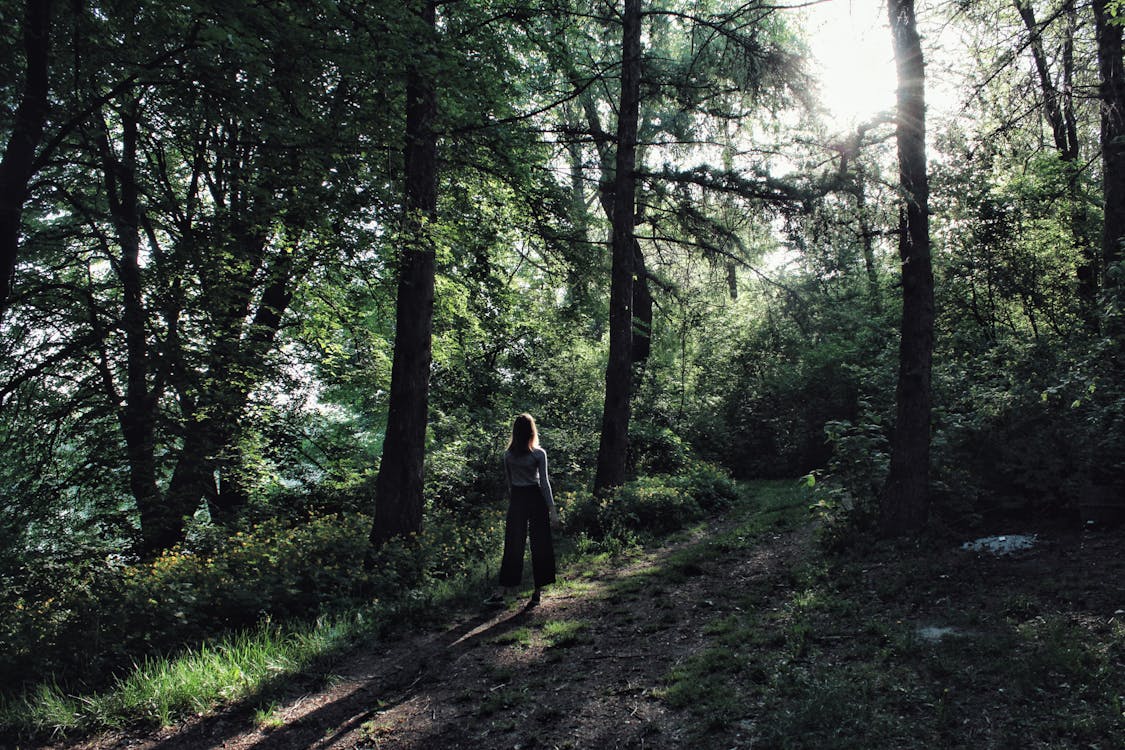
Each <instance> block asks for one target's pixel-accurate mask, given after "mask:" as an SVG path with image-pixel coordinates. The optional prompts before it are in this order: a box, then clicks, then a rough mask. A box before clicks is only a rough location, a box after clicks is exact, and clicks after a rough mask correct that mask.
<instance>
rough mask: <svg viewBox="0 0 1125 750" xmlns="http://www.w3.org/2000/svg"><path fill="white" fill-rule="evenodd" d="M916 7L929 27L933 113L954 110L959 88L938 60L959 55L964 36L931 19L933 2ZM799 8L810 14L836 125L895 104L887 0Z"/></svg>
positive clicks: (842, 0)
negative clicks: (944, 75)
mask: <svg viewBox="0 0 1125 750" xmlns="http://www.w3.org/2000/svg"><path fill="white" fill-rule="evenodd" d="M916 7H917V11H918V13H919V19H918V20H919V25H920V26H923V27H924V28H923V29H922V54H923V55H924V56H925V59H926V109H927V111H928V112H929V114H930V115H931V117H935V116H939V117H940V116H942V115H948V114H951V113H952V112H954V111H955V110H956V109H957V99H958V96H959V94H958V93H957V92H956V91H954V90H953V87H952V86H951V82H950V81H947V80H941V78H940V77H939V71H940V70H941V69H942V68H943V67H945V66H943V65H938V64H935V63H936V62H939V61H946V62H948V60H949V59H950V57H952V56H955V55H957V54H958V52H957V49H958V47H959V44H958V40H957V39H956V34H955V33H953V32H952V31H951V30H949V29H943V28H940V27H933V26H932V25H928V24H927V21H928V20H930V18H929V16H930V15H932V13H930V12H929V7H928V6H925V5H923V6H921V7H918V6H917V5H916ZM796 12H798V13H801V14H803V17H804V19H805V28H806V30H807V32H808V36H809V44H810V47H811V52H812V54H813V57H814V63H815V68H814V70H815V71H816V73H817V75H818V77H819V78H820V81H821V100H822V101H823V103H824V106H825V107H826V108H827V109H828V110H829V112H830V122H831V124H832V125H833V127H834V128H835V129H836V130H840V131H843V130H850V129H851V126H852V125H854V124H856V123H859V122H863V121H865V120H869V119H871V117H872V116H873V115H875V114H876V113H878V112H882V111H890V110H892V109H893V108H894V103H895V66H894V51H893V49H892V47H891V32H890V28H889V26H888V22H887V3H886V0H824V1H823V2H819V3H816V4H814V5H811V6H809V7H807V8H803V9H801V10H799V11H796ZM939 58H940V60H939ZM927 119H929V118H927Z"/></svg>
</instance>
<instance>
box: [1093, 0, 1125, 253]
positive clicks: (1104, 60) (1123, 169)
mask: <svg viewBox="0 0 1125 750" xmlns="http://www.w3.org/2000/svg"><path fill="white" fill-rule="evenodd" d="M1093 5H1094V26H1095V31H1096V33H1097V41H1098V71H1099V73H1100V74H1101V83H1100V85H1099V87H1098V92H1099V94H1100V95H1101V100H1102V132H1101V141H1102V144H1101V145H1102V173H1103V176H1102V179H1103V196H1102V199H1103V205H1104V210H1105V223H1104V225H1103V227H1102V267H1103V268H1108V267H1109V266H1110V265H1112V264H1114V263H1116V262H1117V261H1118V260H1120V259H1121V241H1122V239H1125V63H1123V62H1122V41H1121V39H1122V29H1121V26H1120V25H1119V24H1117V23H1115V21H1116V20H1117V19H1116V17H1115V16H1114V15H1113V14H1112V13H1111V12H1110V9H1109V7H1108V6H1109V5H1110V3H1109V2H1108V0H1093Z"/></svg>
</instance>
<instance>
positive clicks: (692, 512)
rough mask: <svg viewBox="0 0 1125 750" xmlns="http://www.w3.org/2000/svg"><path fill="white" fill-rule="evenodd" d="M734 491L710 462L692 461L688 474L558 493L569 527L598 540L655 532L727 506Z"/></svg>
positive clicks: (681, 525)
mask: <svg viewBox="0 0 1125 750" xmlns="http://www.w3.org/2000/svg"><path fill="white" fill-rule="evenodd" d="M737 496H738V491H737V488H736V486H735V484H734V482H733V481H732V480H731V479H730V477H729V476H728V475H727V474H726V473H725V472H723V471H722V470H721V469H719V468H718V467H715V466H712V465H711V464H704V463H696V464H693V465H692V466H691V468H690V470H689V471H688V472H687V473H684V474H681V475H678V476H670V475H666V474H661V475H656V476H651V477H641V478H638V479H635V480H633V481H631V482H627V483H626V484H624V485H622V486H621V487H619V488H617V489H616V490H615V491H614V492H613V493H612V494H610V495H609V496H608V497H602V498H599V497H596V496H594V495H593V494H591V493H589V492H569V493H561V494H560V495H559V504H560V506H561V507H562V508H563V509H564V511H565V513H566V519H567V528H568V529H569V530H570V531H572V532H573V533H576V534H585V535H586V536H588V537H590V538H592V539H596V540H606V539H616V540H624V539H626V538H635V537H636V536H638V535H640V536H648V537H657V536H661V535H664V534H668V533H671V532H673V531H677V530H679V529H682V528H684V527H685V526H687V525H688V524H691V523H694V522H695V521H699V520H700V519H702V518H703V517H704V516H705V515H706V514H707V513H710V512H715V511H720V510H723V509H725V508H728V507H730V505H731V504H732V503H733V502H734V500H735V499H736V498H737Z"/></svg>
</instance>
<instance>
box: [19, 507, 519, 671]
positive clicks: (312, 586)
mask: <svg viewBox="0 0 1125 750" xmlns="http://www.w3.org/2000/svg"><path fill="white" fill-rule="evenodd" d="M426 519H427V520H426V525H425V527H424V529H423V532H422V533H421V534H420V535H419V536H417V537H416V538H411V539H406V540H392V541H391V542H389V543H388V544H386V545H385V546H384V547H383V548H382V549H381V550H380V551H379V553H378V554H377V555H376V556H375V558H374V560H373V565H371V566H370V567H365V564H364V563H365V556H366V554H367V550H368V532H369V531H370V524H371V518H370V516H368V515H365V514H361V513H332V514H317V513H312V514H310V515H308V516H307V517H306V518H305V519H304V520H298V521H295V520H292V519H287V518H273V519H263V520H260V521H257V522H255V523H253V524H251V525H249V526H247V527H246V528H243V529H241V530H237V531H230V532H228V531H226V530H224V529H223V528H221V527H218V526H213V525H210V524H208V523H205V522H200V521H197V522H196V524H195V528H194V529H193V533H192V535H191V537H190V541H191V543H190V544H187V543H185V544H182V545H178V546H176V547H174V548H173V549H171V550H168V551H167V552H165V553H164V554H162V555H161V556H160V557H158V558H156V559H155V560H153V561H151V562H137V561H131V560H129V559H126V558H122V557H118V556H111V557H109V558H103V560H102V561H101V562H100V563H98V562H97V561H94V562H91V563H89V564H86V565H81V566H79V565H75V564H70V563H67V562H65V561H52V560H42V561H40V564H37V565H34V566H31V567H29V569H28V572H29V573H31V575H29V576H28V578H27V580H26V581H25V582H24V583H23V585H21V586H20V587H17V588H15V589H13V590H7V591H5V592H4V593H3V595H0V606H3V607H4V608H5V610H6V611H7V612H9V613H10V616H8V615H6V616H5V618H3V623H2V624H0V654H2V656H0V672H2V673H4V674H5V676H7V677H8V678H9V679H7V680H6V684H7V685H8V686H11V687H17V686H18V680H19V678H18V677H16V675H34V676H36V677H40V676H41V675H43V674H44V673H47V674H49V673H52V672H54V673H56V674H67V675H69V676H70V677H72V678H79V679H84V678H87V677H89V678H93V676H94V675H97V678H96V679H97V680H105V679H108V678H110V677H111V676H112V674H113V672H114V670H115V669H116V668H118V667H123V666H127V665H129V664H131V663H132V662H133V661H135V660H137V659H139V658H143V657H144V656H146V655H156V654H163V653H168V652H171V651H174V650H177V649H179V648H181V647H183V646H186V645H190V644H192V643H196V642H199V641H202V640H205V639H208V638H212V637H215V636H217V635H219V634H221V633H223V632H228V631H231V630H238V629H241V628H245V627H248V626H253V625H254V624H255V623H257V622H259V621H262V620H266V619H274V620H278V621H280V620H288V621H299V622H300V621H309V620H312V619H314V618H316V617H318V616H321V615H325V614H331V613H335V612H339V611H342V610H344V609H345V608H347V607H349V606H353V605H355V604H357V603H361V602H365V601H370V600H371V598H376V599H380V600H386V601H393V600H396V599H397V598H400V597H403V596H407V595H408V594H409V591H410V590H411V589H412V588H414V587H417V586H419V585H422V584H424V583H426V582H428V581H432V580H438V579H447V578H450V577H453V576H456V575H459V574H462V573H465V572H466V571H468V570H470V569H473V568H475V567H477V566H479V565H480V564H481V563H482V561H487V560H489V559H492V558H494V557H495V556H497V555H498V554H499V549H500V540H501V532H500V525H501V523H500V518H499V515H498V512H497V511H495V510H491V511H486V512H481V513H476V514H473V515H471V516H469V517H460V516H456V515H455V514H454V513H453V512H451V511H449V510H446V509H442V508H432V507H431V508H429V509H428V511H427V516H426ZM83 559H86V558H83ZM87 562H88V560H87ZM32 571H34V572H32Z"/></svg>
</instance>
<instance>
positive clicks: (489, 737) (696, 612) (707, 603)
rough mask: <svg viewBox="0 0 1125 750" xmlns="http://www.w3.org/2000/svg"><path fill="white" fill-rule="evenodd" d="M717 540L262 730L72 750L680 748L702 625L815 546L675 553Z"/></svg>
mask: <svg viewBox="0 0 1125 750" xmlns="http://www.w3.org/2000/svg"><path fill="white" fill-rule="evenodd" d="M707 536H708V535H707V534H701V535H700V536H699V537H697V538H695V539H693V540H689V541H687V542H683V543H680V544H678V545H674V546H669V547H664V548H660V549H657V550H652V551H648V552H645V553H643V554H639V555H636V556H634V557H631V558H630V559H629V560H627V561H625V562H621V561H619V562H618V563H617V565H616V567H609V566H607V567H605V568H604V569H601V570H594V571H589V572H586V573H583V574H580V575H578V577H577V578H575V579H572V580H569V581H565V582H563V584H562V585H560V586H557V587H554V588H553V589H549V590H548V592H547V593H546V594H545V596H544V598H543V603H542V604H541V605H540V606H539V607H537V608H534V609H523V608H522V604H523V603H522V602H517V603H513V604H512V606H511V607H509V608H507V609H504V610H500V611H494V612H478V613H468V614H464V615H462V616H460V617H458V618H455V622H454V624H453V625H452V626H450V627H448V628H447V629H444V630H441V631H438V632H419V633H414V634H407V635H404V636H402V637H400V638H399V639H397V640H394V641H390V642H387V643H381V644H379V645H378V646H377V648H376V649H374V650H372V651H370V652H367V653H357V654H353V655H352V656H351V657H350V658H349V659H348V660H346V661H344V662H342V663H341V664H338V665H337V666H336V675H334V676H333V678H332V679H330V681H329V683H330V687H328V688H327V689H322V690H316V691H312V690H310V691H309V692H307V693H302V694H294V695H292V696H290V697H289V698H288V699H286V700H284V701H282V702H280V703H279V704H278V705H277V706H276V707H275V708H274V710H273V711H272V712H270V713H269V715H268V717H267V718H265V719H264V720H263V718H262V716H261V715H260V714H259V715H258V716H257V718H255V715H254V714H253V712H252V711H250V710H249V709H246V708H243V709H233V710H231V711H228V712H226V713H222V714H219V715H217V716H212V717H207V718H204V719H201V720H199V721H197V722H194V723H191V724H189V725H187V726H184V727H176V728H170V729H165V730H162V731H160V732H159V733H157V734H155V735H147V736H136V735H132V736H130V735H118V736H104V737H101V738H99V739H97V740H92V741H87V742H84V743H81V744H79V745H73V746H71V747H72V748H74V749H75V750H78V749H79V748H80V749H81V750H110V749H111V748H112V749H117V748H122V749H123V748H130V750H188V749H189V748H190V749H191V750H199V749H201V748H232V749H236V750H251V749H252V750H266V749H267V748H270V749H286V750H288V749H295V748H316V749H317V750H345V749H353V748H354V749H359V748H379V749H380V750H383V749H386V750H392V749H393V750H406V749H411V750H423V749H431V748H433V749H438V748H449V749H451V750H452V749H455V748H466V749H467V748H474V749H478V748H521V749H526V748H575V749H577V748H598V749H599V750H600V749H602V748H607V749H608V748H677V747H682V746H683V744H682V739H683V731H682V729H681V721H680V717H679V716H678V715H677V713H676V712H674V711H671V710H670V709H668V708H667V707H666V706H665V705H664V703H663V702H662V701H661V700H660V698H659V695H658V693H659V690H660V689H661V688H662V687H663V685H664V684H665V678H666V676H667V675H668V673H669V671H670V670H671V669H672V668H673V667H674V666H675V664H676V663H677V662H678V661H680V660H681V659H683V658H684V657H686V656H688V655H690V654H692V653H693V652H694V651H696V650H697V649H698V648H699V647H700V645H701V643H702V640H703V628H704V627H705V626H706V624H707V623H708V622H711V621H712V620H714V619H715V618H717V617H721V616H722V615H723V614H724V613H725V612H728V611H732V610H733V609H734V605H733V604H731V603H730V602H729V601H728V598H730V597H731V596H732V594H735V593H737V594H738V597H736V598H738V599H739V600H740V601H745V597H746V595H747V594H748V593H754V592H759V593H760V596H761V599H762V606H769V602H770V599H771V598H772V597H773V596H774V595H775V590H777V589H779V588H782V589H783V588H784V585H785V582H786V581H787V579H788V576H787V571H788V570H789V569H791V567H792V566H793V565H795V564H796V562H797V561H798V560H799V559H800V556H801V554H802V551H803V549H804V545H805V544H807V543H808V533H807V532H805V531H800V532H783V533H781V532H779V533H775V534H766V535H765V536H764V537H762V538H761V539H760V540H758V542H757V543H755V544H752V545H750V546H748V547H745V548H742V549H736V550H733V551H730V552H727V553H726V554H725V555H723V556H721V557H719V558H711V559H705V560H703V561H702V562H683V560H684V558H683V557H679V558H677V557H675V556H674V554H675V552H676V551H677V550H683V549H684V548H687V547H690V546H691V545H693V544H698V543H701V541H703V540H704V539H705V538H706V537H707Z"/></svg>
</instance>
